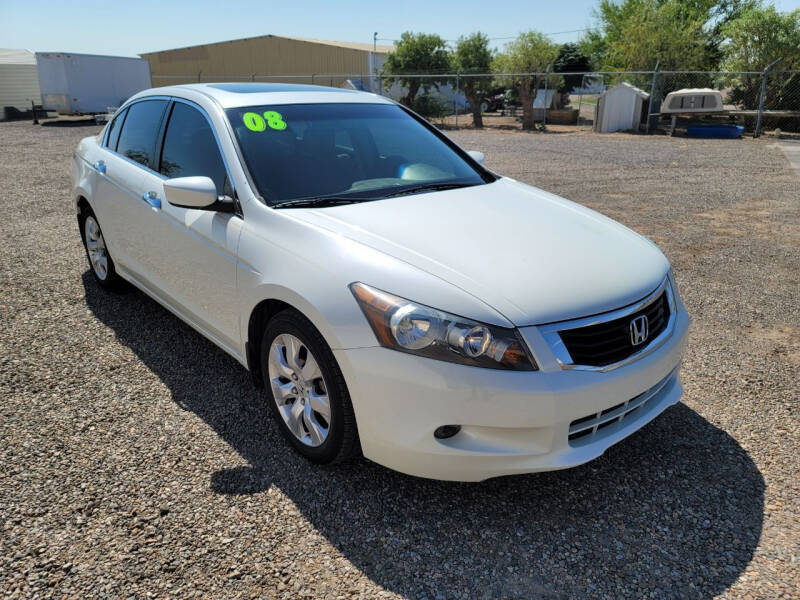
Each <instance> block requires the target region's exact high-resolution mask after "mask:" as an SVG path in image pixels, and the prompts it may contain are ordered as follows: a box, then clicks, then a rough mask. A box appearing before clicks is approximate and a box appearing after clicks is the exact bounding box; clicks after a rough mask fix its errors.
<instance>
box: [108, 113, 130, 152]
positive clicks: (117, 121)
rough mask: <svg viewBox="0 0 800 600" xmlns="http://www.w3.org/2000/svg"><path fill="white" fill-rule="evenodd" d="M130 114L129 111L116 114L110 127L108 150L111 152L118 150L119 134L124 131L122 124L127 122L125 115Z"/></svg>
mask: <svg viewBox="0 0 800 600" xmlns="http://www.w3.org/2000/svg"><path fill="white" fill-rule="evenodd" d="M127 112H128V109H127V108H126V109H125V110H123V111H121V112H119V113H117V114H116V116H115V117H114V119H113V120H112V121H111V124H110V125H109V126H108V143H107V144H106V147H107V148H110V149H111V150H116V149H117V142H118V141H119V132H120V131H121V130H122V122H123V121H124V120H125V114H126V113H127Z"/></svg>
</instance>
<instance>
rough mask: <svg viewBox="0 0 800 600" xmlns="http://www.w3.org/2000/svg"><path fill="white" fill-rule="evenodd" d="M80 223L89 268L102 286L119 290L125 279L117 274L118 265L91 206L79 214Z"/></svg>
mask: <svg viewBox="0 0 800 600" xmlns="http://www.w3.org/2000/svg"><path fill="white" fill-rule="evenodd" d="M78 225H79V227H80V230H81V240H82V241H83V249H84V250H85V251H86V259H87V260H88V261H89V269H90V270H91V271H92V275H94V279H95V281H96V282H97V283H98V285H100V287H102V288H105V289H107V290H119V289H120V288H121V287H122V285H123V281H122V278H121V277H120V276H119V275H117V270H116V267H115V266H114V261H113V260H112V258H111V255H110V254H109V253H108V248H106V244H105V238H104V237H103V231H102V229H100V223H99V222H98V221H97V217H96V216H95V214H94V212H93V211H92V209H91V208H89V207H84V208H83V209H82V210H81V213H80V215H79V216H78Z"/></svg>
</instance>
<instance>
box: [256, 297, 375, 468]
mask: <svg viewBox="0 0 800 600" xmlns="http://www.w3.org/2000/svg"><path fill="white" fill-rule="evenodd" d="M261 372H262V374H263V377H264V381H265V382H266V383H267V385H266V386H265V388H266V393H267V396H268V400H269V404H270V406H271V410H272V412H273V415H274V416H275V419H276V421H277V422H278V426H279V427H280V429H281V431H282V432H283V434H284V436H285V437H286V439H287V440H288V441H289V443H290V444H291V445H292V446H293V447H294V448H295V449H296V450H297V451H298V452H299V453H300V454H302V455H303V456H305V457H306V458H308V459H309V460H311V461H313V462H316V463H321V464H324V463H331V462H338V461H342V460H346V459H348V458H350V457H352V456H354V455H356V454H358V453H359V451H360V445H359V442H358V431H357V429H356V422H355V415H354V414H353V406H352V404H351V402H350V395H349V393H348V391H347V385H346V384H345V381H344V377H343V376H342V372H341V370H340V369H339V365H338V364H337V362H336V359H335V358H334V356H333V353H332V352H331V349H330V348H329V347H328V344H327V343H325V340H324V339H323V337H322V335H321V334H320V333H319V331H317V329H316V328H315V327H314V326H313V325H312V324H311V322H310V321H308V319H306V318H305V317H303V316H302V315H301V314H300V313H298V312H296V311H294V310H285V311H282V312H280V313H278V314H277V315H276V316H275V317H274V318H273V319H272V320H271V321H270V322H269V323H268V324H267V327H266V328H265V330H264V335H263V337H262V340H261Z"/></svg>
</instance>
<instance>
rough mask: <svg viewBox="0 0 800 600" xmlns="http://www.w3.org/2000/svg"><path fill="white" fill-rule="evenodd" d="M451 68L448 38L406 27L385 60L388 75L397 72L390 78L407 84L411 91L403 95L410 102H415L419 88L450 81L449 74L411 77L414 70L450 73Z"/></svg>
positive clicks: (384, 66)
mask: <svg viewBox="0 0 800 600" xmlns="http://www.w3.org/2000/svg"><path fill="white" fill-rule="evenodd" d="M449 70H450V53H449V52H448V50H447V44H446V43H445V41H444V40H443V39H442V38H441V37H439V36H438V35H436V34H433V33H412V32H410V31H406V32H405V33H403V35H402V36H400V40H399V41H398V42H397V44H396V48H395V51H394V52H390V53H389V55H388V56H387V57H386V62H385V63H384V64H383V73H384V74H385V75H395V76H398V77H393V78H390V79H389V80H388V82H389V83H390V84H391V82H392V81H398V82H399V83H400V84H401V85H403V86H406V87H408V95H407V96H406V97H405V98H404V99H403V101H404V103H405V104H406V105H407V106H413V104H414V99H415V98H416V95H417V92H418V91H419V89H420V88H422V89H424V90H428V89H429V88H430V87H431V86H433V87H435V88H437V89H438V88H439V85H441V84H442V83H445V82H446V81H447V78H446V77H442V78H436V77H424V78H420V77H409V76H406V75H412V74H415V73H430V74H436V73H447V72H448V71H449Z"/></svg>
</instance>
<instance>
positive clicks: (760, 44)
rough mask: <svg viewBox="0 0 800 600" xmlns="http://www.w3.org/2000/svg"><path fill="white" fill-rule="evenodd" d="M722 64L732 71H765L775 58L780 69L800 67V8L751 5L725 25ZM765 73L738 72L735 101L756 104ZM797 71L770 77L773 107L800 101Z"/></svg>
mask: <svg viewBox="0 0 800 600" xmlns="http://www.w3.org/2000/svg"><path fill="white" fill-rule="evenodd" d="M721 31H722V34H723V36H724V37H725V39H726V41H725V43H724V44H723V45H722V47H721V51H722V57H723V58H722V68H723V69H724V70H728V71H762V70H763V69H765V68H766V67H767V66H769V65H770V64H772V63H773V62H775V61H778V62H777V64H776V65H775V68H776V69H780V70H797V69H800V10H795V11H793V12H790V13H781V12H778V11H777V10H775V7H774V6H769V7H761V6H758V7H751V8H749V9H746V10H744V11H743V12H742V14H741V15H740V16H739V17H738V18H736V19H733V20H731V21H729V22H728V23H726V24H725V25H724V26H723V27H722V29H721ZM761 82H762V76H761V75H750V74H747V73H741V74H735V75H733V77H732V79H731V80H729V81H728V82H727V83H728V84H729V85H732V86H733V89H732V91H731V95H730V96H731V101H732V102H733V103H735V104H742V105H743V106H745V107H747V108H755V107H756V106H757V104H758V98H759V95H760V91H761ZM798 90H800V76H799V75H798V74H797V73H792V74H789V73H785V74H782V75H780V76H778V75H773V76H770V77H768V79H767V90H766V97H767V98H768V99H769V107H770V108H773V109H793V108H796V107H797V104H798V102H800V92H798Z"/></svg>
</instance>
